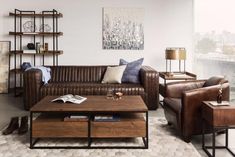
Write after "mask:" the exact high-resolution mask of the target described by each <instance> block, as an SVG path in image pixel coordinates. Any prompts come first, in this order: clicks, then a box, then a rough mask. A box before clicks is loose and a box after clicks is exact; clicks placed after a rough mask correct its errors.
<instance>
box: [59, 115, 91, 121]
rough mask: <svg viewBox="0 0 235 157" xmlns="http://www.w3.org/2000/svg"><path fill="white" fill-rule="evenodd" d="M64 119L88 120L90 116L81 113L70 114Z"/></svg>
mask: <svg viewBox="0 0 235 157" xmlns="http://www.w3.org/2000/svg"><path fill="white" fill-rule="evenodd" d="M64 121H68V122H74V121H88V116H81V115H70V116H66V117H64Z"/></svg>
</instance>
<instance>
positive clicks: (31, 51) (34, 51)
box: [23, 50, 36, 54]
mask: <svg viewBox="0 0 235 157" xmlns="http://www.w3.org/2000/svg"><path fill="white" fill-rule="evenodd" d="M23 53H31V54H35V53H36V50H23Z"/></svg>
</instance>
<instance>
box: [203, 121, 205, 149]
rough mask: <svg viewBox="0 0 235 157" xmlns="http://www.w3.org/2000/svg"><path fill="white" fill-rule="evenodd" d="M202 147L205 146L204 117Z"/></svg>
mask: <svg viewBox="0 0 235 157" xmlns="http://www.w3.org/2000/svg"><path fill="white" fill-rule="evenodd" d="M202 148H203V149H204V148H205V122H204V120H203V119H202Z"/></svg>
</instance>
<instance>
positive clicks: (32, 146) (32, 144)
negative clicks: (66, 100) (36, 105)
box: [30, 111, 149, 149]
mask: <svg viewBox="0 0 235 157" xmlns="http://www.w3.org/2000/svg"><path fill="white" fill-rule="evenodd" d="M35 113H48V114H50V113H64V111H61V112H51V111H49V112H46V111H44V112H36V111H30V149H148V147H149V134H148V111H145V112H134V111H127V112H112V113H145V118H146V119H145V124H146V125H145V126H146V136H145V137H142V140H143V143H144V146H92V145H91V144H92V140H93V139H96V138H92V137H91V121H92V119H91V117H92V116H94V115H95V114H97V113H94V112H87V113H84V112H69V113H77V114H79V113H80V114H86V115H88V117H89V119H88V137H87V146H35V144H36V143H37V142H38V141H39V140H40V138H35V140H34V137H33V136H32V123H33V114H35ZM67 113H68V112H67ZM102 113H105V112H102ZM107 113H110V112H107ZM53 138H60V137H53ZM120 138H121V137H120Z"/></svg>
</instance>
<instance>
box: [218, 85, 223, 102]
mask: <svg viewBox="0 0 235 157" xmlns="http://www.w3.org/2000/svg"><path fill="white" fill-rule="evenodd" d="M222 85H223V84H222V83H220V89H219V92H218V95H217V103H218V104H220V103H222V96H223V95H222V94H223V87H222Z"/></svg>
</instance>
